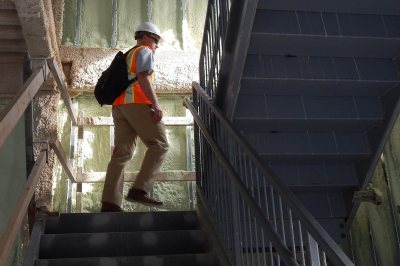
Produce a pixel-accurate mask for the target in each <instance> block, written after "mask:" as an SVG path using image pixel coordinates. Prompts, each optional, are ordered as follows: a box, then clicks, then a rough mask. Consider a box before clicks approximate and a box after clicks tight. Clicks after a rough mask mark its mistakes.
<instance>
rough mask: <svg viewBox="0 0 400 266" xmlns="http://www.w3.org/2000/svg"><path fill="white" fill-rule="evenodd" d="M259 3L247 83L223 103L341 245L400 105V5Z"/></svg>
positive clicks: (243, 74) (242, 80)
mask: <svg viewBox="0 0 400 266" xmlns="http://www.w3.org/2000/svg"><path fill="white" fill-rule="evenodd" d="M254 2H256V8H254V11H251V10H250V11H246V12H249V13H248V16H250V19H249V20H250V22H249V24H250V26H251V27H250V28H251V34H250V36H249V42H248V50H246V51H245V58H246V60H245V61H244V64H243V71H242V72H240V73H239V74H240V75H239V82H240V84H241V85H240V86H239V87H240V88H238V89H237V91H236V92H234V93H232V92H226V93H225V94H224V95H223V98H224V99H223V100H222V101H221V100H220V102H222V106H223V107H224V109H225V110H227V111H226V113H227V116H228V117H231V120H232V121H233V123H234V125H235V126H236V128H237V129H238V130H239V131H241V132H242V134H243V135H244V136H245V137H246V139H247V140H248V141H249V142H250V143H251V145H252V146H253V147H254V148H255V149H256V151H257V152H258V154H259V155H260V156H261V157H262V158H263V160H264V162H265V164H266V165H268V166H269V167H270V168H272V170H273V171H274V172H275V173H276V174H277V175H278V176H279V178H280V179H281V180H282V181H283V182H284V183H285V184H286V185H287V186H289V188H290V189H291V190H292V191H293V192H294V193H295V195H296V196H297V197H298V199H299V200H300V201H301V202H302V203H303V204H304V205H305V206H306V207H307V209H308V210H309V211H310V212H311V214H312V215H313V216H314V217H315V218H316V219H317V220H318V221H319V222H320V224H321V225H322V226H323V227H324V228H325V229H326V230H327V231H328V232H329V233H330V235H331V236H332V237H333V238H334V239H335V240H336V241H337V242H338V243H341V242H342V240H343V237H344V236H345V233H346V230H345V227H346V223H350V222H351V219H352V217H353V216H354V215H355V211H356V210H357V207H358V204H357V203H354V202H353V200H352V199H353V195H354V192H355V191H358V190H365V189H366V188H367V185H368V183H369V181H370V179H371V177H372V175H373V172H374V169H375V166H376V163H377V160H378V159H379V157H380V154H381V152H382V149H383V145H384V143H385V140H386V137H387V136H388V134H389V132H390V130H391V127H392V126H393V123H394V121H395V119H396V117H397V115H398V112H399V108H398V100H399V96H400V78H399V69H398V66H397V65H396V64H397V63H398V57H397V56H399V55H400V5H399V4H398V2H396V1H392V0H384V1H379V2H377V1H350V2H351V3H350V2H349V1H335V2H334V3H333V2H331V1H327V0H323V1H294V0H285V1H267V0H259V1H254ZM251 12H253V13H251ZM251 19H254V20H253V22H251ZM243 32H246V30H245V29H244V30H243ZM241 40H242V39H241ZM222 90H223V88H222ZM217 100H218V99H217ZM347 225H348V224H347Z"/></svg>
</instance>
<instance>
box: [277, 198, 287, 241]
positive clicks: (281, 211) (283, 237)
mask: <svg viewBox="0 0 400 266" xmlns="http://www.w3.org/2000/svg"><path fill="white" fill-rule="evenodd" d="M278 203H279V214H280V215H279V216H280V219H281V234H282V235H281V237H282V240H283V243H284V244H285V246H287V244H286V234H285V220H284V217H283V207H282V197H281V196H278Z"/></svg>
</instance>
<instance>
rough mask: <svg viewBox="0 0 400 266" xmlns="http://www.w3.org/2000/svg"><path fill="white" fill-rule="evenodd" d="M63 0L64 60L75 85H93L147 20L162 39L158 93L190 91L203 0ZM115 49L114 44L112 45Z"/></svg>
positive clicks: (195, 77)
mask: <svg viewBox="0 0 400 266" xmlns="http://www.w3.org/2000/svg"><path fill="white" fill-rule="evenodd" d="M112 3H113V1H109V0H101V1H91V0H69V1H67V0H66V1H64V12H63V14H64V20H63V34H62V36H63V39H62V44H63V47H62V49H61V57H62V60H63V62H68V63H70V64H71V66H72V67H71V71H70V74H69V77H68V80H70V84H69V85H70V86H71V88H73V89H86V90H91V89H93V87H94V85H95V83H96V81H97V79H98V77H99V76H100V74H101V72H102V71H104V70H105V69H106V68H107V66H108V65H109V64H110V62H111V60H112V58H113V57H114V55H115V53H116V52H117V49H120V50H123V51H126V50H128V49H129V48H130V47H132V46H134V45H135V44H136V41H135V40H134V32H135V29H136V28H137V26H138V25H139V24H140V23H141V22H143V21H146V20H151V21H153V22H154V23H156V24H157V25H158V26H159V27H160V30H161V32H162V36H163V40H162V41H161V42H160V48H159V49H158V50H157V52H156V54H155V63H156V81H155V86H156V89H157V91H158V92H174V91H175V92H177V91H184V92H189V91H190V90H191V83H192V81H194V80H198V61H199V54H200V47H201V41H202V37H203V27H204V20H205V14H206V10H207V0H201V1H200V0H197V1H195V0H169V1H161V0H151V1H144V0H141V1H139V0H135V1H131V0H116V1H114V3H115V4H114V6H113V4H112ZM113 48H114V49H113Z"/></svg>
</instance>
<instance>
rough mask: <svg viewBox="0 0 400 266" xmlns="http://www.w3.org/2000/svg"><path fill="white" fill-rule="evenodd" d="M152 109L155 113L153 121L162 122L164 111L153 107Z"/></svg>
mask: <svg viewBox="0 0 400 266" xmlns="http://www.w3.org/2000/svg"><path fill="white" fill-rule="evenodd" d="M151 111H152V113H153V121H154V122H156V123H158V122H160V121H161V119H162V117H163V113H162V111H161V110H160V109H156V108H151Z"/></svg>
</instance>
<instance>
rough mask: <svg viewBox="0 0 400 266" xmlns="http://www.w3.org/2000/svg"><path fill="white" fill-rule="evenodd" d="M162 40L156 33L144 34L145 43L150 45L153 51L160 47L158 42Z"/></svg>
mask: <svg viewBox="0 0 400 266" xmlns="http://www.w3.org/2000/svg"><path fill="white" fill-rule="evenodd" d="M159 41H160V37H158V36H157V35H155V34H151V33H146V34H145V35H144V36H143V44H145V45H147V46H149V47H150V48H151V50H153V52H155V51H156V49H157V48H158V42H159Z"/></svg>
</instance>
